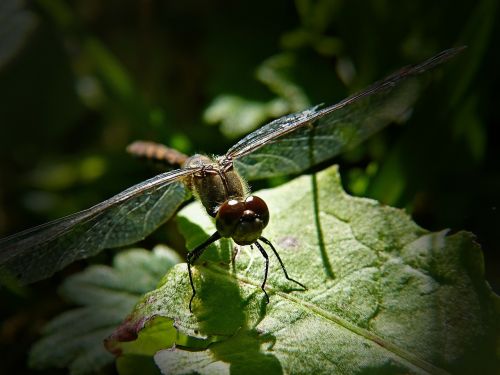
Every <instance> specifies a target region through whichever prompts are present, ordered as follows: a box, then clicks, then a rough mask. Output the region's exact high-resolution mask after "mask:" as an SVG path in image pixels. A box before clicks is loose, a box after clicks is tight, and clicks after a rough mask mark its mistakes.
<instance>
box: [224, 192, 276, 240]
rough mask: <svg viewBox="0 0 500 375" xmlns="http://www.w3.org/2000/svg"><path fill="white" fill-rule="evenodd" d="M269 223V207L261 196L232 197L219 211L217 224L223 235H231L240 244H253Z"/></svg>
mask: <svg viewBox="0 0 500 375" xmlns="http://www.w3.org/2000/svg"><path fill="white" fill-rule="evenodd" d="M268 223H269V209H268V208H267V205H266V203H265V202H264V201H263V200H262V199H261V198H259V197H256V196H252V195H251V196H249V197H247V198H246V199H244V200H243V199H230V200H228V201H226V202H224V203H223V204H222V205H221V206H220V207H219V210H218V211H217V216H216V217H215V225H216V227H217V231H218V232H219V234H220V235H221V236H222V237H231V238H232V239H233V240H234V242H236V243H237V244H238V245H250V244H253V243H254V242H255V241H256V240H257V239H258V238H259V237H260V236H261V234H262V231H263V230H264V228H265V227H266V226H267V224H268Z"/></svg>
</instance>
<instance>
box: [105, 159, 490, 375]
mask: <svg viewBox="0 0 500 375" xmlns="http://www.w3.org/2000/svg"><path fill="white" fill-rule="evenodd" d="M257 195H259V196H261V197H262V198H264V199H265V200H266V201H267V203H268V205H269V208H270V211H271V221H270V224H269V227H268V228H267V229H266V231H265V234H264V235H265V236H266V237H267V238H268V239H270V240H271V241H272V242H273V243H274V245H275V247H276V249H277V250H278V252H279V253H280V256H281V258H282V259H283V262H284V263H285V265H286V267H287V271H288V273H289V275H290V277H292V278H295V279H297V280H299V281H301V282H302V283H304V284H306V285H307V287H308V290H307V291H302V290H300V288H297V287H296V285H295V284H294V283H292V282H290V281H288V280H286V278H285V277H284V275H283V272H282V270H281V269H280V267H279V263H278V262H277V260H276V258H275V257H274V256H272V253H271V252H270V249H267V250H268V251H269V252H270V269H269V279H268V283H267V286H266V290H267V292H268V293H269V295H270V300H271V301H270V303H269V304H268V305H266V303H265V298H264V295H263V293H262V291H261V289H260V284H261V283H262V280H263V272H264V268H263V266H264V263H263V259H262V257H261V256H260V254H259V253H258V252H257V251H255V249H254V251H253V252H248V251H240V253H239V255H238V256H237V258H236V261H235V263H234V264H233V263H231V262H230V260H231V256H232V246H231V245H230V242H229V241H222V244H221V245H213V246H211V247H209V248H208V249H207V250H206V252H205V253H204V255H203V256H202V257H201V258H200V260H199V261H198V262H197V264H196V266H195V267H194V268H193V275H194V282H195V286H196V291H197V294H196V297H195V299H194V301H193V313H192V314H191V313H190V312H189V309H188V303H189V299H190V297H191V288H190V286H189V281H188V274H187V267H186V264H179V265H177V266H175V267H174V268H172V270H171V271H170V272H169V273H168V275H167V276H166V277H165V278H164V279H163V281H162V283H161V285H160V286H159V288H158V289H156V290H154V291H152V292H150V293H148V294H147V295H146V296H145V297H144V298H143V300H142V301H141V302H140V303H139V304H138V305H137V306H136V308H135V310H134V312H133V313H132V314H131V315H130V316H129V319H128V320H127V322H125V323H124V325H123V326H122V327H120V328H121V329H124V327H125V328H126V329H128V330H129V331H130V330H134V329H135V330H136V333H137V332H140V331H141V329H142V328H143V327H149V328H150V327H151V324H150V323H149V322H151V321H152V319H157V317H158V316H161V317H164V318H167V319H170V321H171V322H175V323H174V327H175V328H176V329H177V331H178V335H179V341H175V345H174V343H173V342H171V341H170V342H166V343H165V348H166V349H165V350H160V351H158V353H156V355H155V356H154V359H155V362H156V364H157V365H158V366H159V368H160V370H161V371H162V372H163V373H169V374H183V373H193V372H196V373H200V374H212V373H214V374H220V373H238V374H240V373H252V374H253V373H265V374H274V373H276V374H278V373H290V374H303V373H314V374H332V373H340V374H352V373H368V372H369V373H384V374H387V373H389V374H391V373H398V374H399V373H437V374H439V373H447V372H453V373H472V372H475V373H493V372H494V371H495V366H498V358H497V356H496V354H495V340H498V324H497V320H498V316H499V312H500V309H499V304H498V298H497V296H495V295H494V294H493V293H492V291H491V290H490V288H489V286H488V285H487V283H486V282H485V281H484V269H483V258H482V253H481V250H480V248H479V246H478V245H477V244H476V243H475V242H474V237H473V235H471V234H470V233H466V232H459V233H455V234H452V235H450V234H448V232H447V231H440V232H434V233H432V232H428V231H426V230H424V229H422V228H420V227H419V226H418V225H417V224H415V223H414V222H413V221H412V220H411V219H410V217H409V216H408V215H407V214H406V213H405V212H404V211H402V210H399V209H395V208H391V207H387V206H384V205H381V204H379V203H378V202H376V201H373V200H370V199H363V198H355V197H351V196H349V195H347V194H346V193H345V192H344V191H343V190H342V187H341V183H340V177H339V175H338V172H337V168H336V167H332V168H330V169H328V170H326V171H324V172H322V173H320V174H318V175H316V176H303V177H300V178H297V179H295V180H293V181H291V182H290V183H287V184H285V185H282V186H280V187H279V188H276V189H273V190H268V191H262V192H259V193H258V194H257ZM179 216H180V221H179V223H180V229H181V232H183V234H184V235H185V236H187V237H186V238H187V239H188V243H187V246H188V248H192V247H194V246H196V245H197V244H198V243H200V242H201V241H202V240H203V239H205V238H206V237H208V236H209V235H210V234H212V233H213V231H214V228H213V224H212V222H211V221H210V220H209V219H207V215H206V214H205V213H204V209H203V208H202V207H201V206H200V205H199V204H198V203H193V204H191V205H189V206H187V207H186V208H185V209H184V210H182V211H181V213H180V214H179ZM193 238H195V239H196V240H193ZM252 254H253V255H255V259H254V260H253V261H252ZM186 337H187V338H188V339H187V340H186ZM115 338H116V337H115ZM189 338H191V340H194V339H197V341H195V342H197V343H198V345H191V342H190V341H189ZM200 342H203V343H204V345H200V344H199V343H200Z"/></svg>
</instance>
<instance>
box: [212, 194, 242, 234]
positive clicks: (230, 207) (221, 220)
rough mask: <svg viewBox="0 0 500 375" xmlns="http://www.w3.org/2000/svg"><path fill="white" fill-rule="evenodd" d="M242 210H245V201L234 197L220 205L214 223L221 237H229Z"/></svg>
mask: <svg viewBox="0 0 500 375" xmlns="http://www.w3.org/2000/svg"><path fill="white" fill-rule="evenodd" d="M243 211H245V203H243V202H241V201H238V200H236V199H231V200H228V201H227V202H224V203H223V204H222V205H221V206H220V208H219V210H218V211H217V216H216V217H215V225H216V227H217V231H218V232H219V233H220V234H221V236H222V237H231V234H232V233H233V231H234V228H235V227H236V225H237V224H238V221H239V220H240V218H241V216H242V215H243Z"/></svg>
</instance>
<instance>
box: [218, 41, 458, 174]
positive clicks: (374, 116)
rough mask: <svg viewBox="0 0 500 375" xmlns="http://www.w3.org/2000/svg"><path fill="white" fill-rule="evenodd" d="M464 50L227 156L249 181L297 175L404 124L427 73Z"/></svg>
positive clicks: (284, 120)
mask: <svg viewBox="0 0 500 375" xmlns="http://www.w3.org/2000/svg"><path fill="white" fill-rule="evenodd" d="M464 48H465V47H459V48H453V49H448V50H445V51H443V52H441V53H439V54H437V55H436V56H434V57H432V58H430V59H428V60H426V61H424V62H422V63H420V64H416V65H411V66H407V67H404V68H402V69H401V70H399V71H397V72H395V73H393V74H391V75H390V76H388V77H387V78H385V79H384V80H381V81H378V82H376V83H374V84H373V85H371V86H370V87H368V88H367V89H365V90H363V91H361V92H359V93H357V94H354V95H352V96H350V97H348V98H347V99H344V100H342V101H341V102H339V103H337V104H335V105H332V106H329V107H326V108H323V109H320V108H319V106H316V107H313V108H310V109H306V110H305V111H302V112H299V113H295V114H291V115H288V116H284V117H281V118H279V119H277V120H275V121H272V122H271V123H269V124H267V125H264V126H263V127H261V128H260V129H258V130H256V131H255V132H253V133H251V134H249V135H248V136H246V137H245V138H243V139H242V140H240V141H239V142H238V143H236V144H235V145H234V146H233V147H231V148H230V149H229V151H228V152H227V154H226V155H225V158H226V159H231V160H233V161H234V165H235V167H236V169H237V170H238V172H239V173H240V174H241V175H242V176H243V177H245V178H246V179H248V180H255V179H259V178H265V177H273V176H280V175H285V174H297V173H300V172H302V171H304V170H306V169H307V168H309V167H311V166H313V165H316V164H318V163H320V162H322V161H325V160H328V159H330V158H332V157H334V156H335V155H337V154H339V153H340V152H342V151H343V150H345V149H348V148H351V147H354V146H356V145H357V144H358V143H360V142H362V141H363V140H365V139H366V138H368V137H369V136H370V135H372V134H373V133H375V132H377V131H378V130H380V129H382V128H383V127H384V126H386V125H387V124H389V123H391V122H398V121H401V120H403V119H404V118H405V117H406V116H407V114H408V112H409V110H410V109H411V107H412V106H413V104H414V103H415V101H416V99H417V97H418V94H419V92H420V90H421V86H422V83H423V81H425V79H424V78H425V77H426V75H425V74H423V73H425V72H427V71H429V70H430V69H432V68H434V67H436V66H438V65H440V64H442V63H444V62H445V61H447V60H449V59H451V58H452V57H454V56H455V55H456V54H457V53H459V52H460V51H462V50H463V49H464Z"/></svg>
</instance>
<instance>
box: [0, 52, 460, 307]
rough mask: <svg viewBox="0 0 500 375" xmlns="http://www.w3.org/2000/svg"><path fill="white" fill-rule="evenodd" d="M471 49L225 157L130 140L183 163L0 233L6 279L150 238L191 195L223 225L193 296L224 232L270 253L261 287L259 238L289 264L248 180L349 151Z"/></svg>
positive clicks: (134, 149)
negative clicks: (268, 231) (87, 204)
mask: <svg viewBox="0 0 500 375" xmlns="http://www.w3.org/2000/svg"><path fill="white" fill-rule="evenodd" d="M464 48H465V47H457V48H451V49H447V50H444V51H442V52H440V53H438V54H437V55H435V56H433V57H431V58H429V59H427V60H425V61H423V62H421V63H419V64H414V65H409V66H406V67H403V68H401V69H400V70H398V71H396V72H395V73H393V74H390V75H389V76H387V77H386V78H385V79H382V80H380V81H377V82H375V83H374V84H372V85H370V86H369V87H367V88H366V89H364V90H362V91H360V92H358V93H355V94H353V95H351V96H349V97H347V98H346V99H344V100H342V101H340V102H338V103H337V104H334V105H330V106H326V107H324V106H322V105H317V106H314V107H312V108H309V109H306V110H303V111H301V112H298V113H294V114H290V115H286V116H283V117H281V118H278V119H276V120H274V121H272V122H270V123H268V124H266V125H264V126H262V127H261V128H259V129H257V130H256V131H254V132H252V133H250V134H249V135H247V136H246V137H244V138H243V139H241V140H240V141H239V142H237V143H236V144H235V145H234V146H232V147H231V148H230V149H229V150H228V151H227V152H226V154H225V155H223V156H218V157H208V156H204V155H194V156H191V157H187V156H185V155H183V154H181V153H179V152H176V151H174V150H172V149H169V148H167V147H166V146H160V145H157V144H154V143H146V142H139V143H134V144H132V145H131V146H130V147H129V152H131V153H132V154H135V155H137V156H144V157H146V156H149V157H152V158H156V159H158V160H161V159H163V160H164V161H166V162H168V163H169V164H173V165H178V166H180V168H178V169H175V170H171V171H168V172H165V173H162V174H159V175H157V176H155V177H153V178H151V179H148V180H146V181H143V182H141V183H139V184H137V185H135V186H132V187H130V188H128V189H126V190H125V191H123V192H121V193H119V194H117V195H115V196H113V197H112V198H110V199H108V200H105V201H103V202H101V203H99V204H97V205H95V206H93V207H91V208H89V209H86V210H84V211H81V212H78V213H75V214H72V215H69V216H66V217H64V218H61V219H58V220H55V221H52V222H49V223H46V224H43V225H40V226H37V227H34V228H31V229H28V230H25V231H23V232H20V233H17V234H14V235H11V236H9V237H6V238H4V239H2V240H0V280H6V279H12V278H13V279H15V280H17V281H18V282H20V283H23V284H25V283H32V282H35V281H38V280H41V279H44V278H47V277H50V276H51V275H53V274H54V273H55V272H57V271H59V270H61V269H63V268H64V267H65V266H67V265H68V264H70V263H72V262H74V261H76V260H78V259H83V258H87V257H90V256H93V255H95V254H97V253H99V252H100V251H102V250H104V249H107V248H116V247H123V246H127V245H130V244H133V243H135V242H138V241H140V240H142V239H144V238H145V237H146V236H147V235H149V234H150V233H152V232H153V231H154V230H155V229H157V228H158V227H159V226H160V225H161V224H163V223H164V222H165V221H167V220H168V219H169V218H171V217H172V216H174V214H175V213H176V211H177V210H178V209H179V207H180V206H181V205H182V204H183V202H185V201H186V200H187V199H189V198H190V197H191V196H192V194H194V195H195V196H196V197H197V198H198V199H199V200H200V201H201V203H202V204H203V205H204V207H205V209H206V211H207V213H208V214H209V215H210V216H212V217H213V218H214V219H215V226H216V232H215V233H214V234H213V235H212V236H210V237H209V238H208V239H207V240H205V241H204V242H203V243H201V244H200V245H199V246H197V247H196V248H195V249H193V250H192V251H190V252H189V253H188V255H187V265H188V273H189V281H190V285H191V289H192V295H191V299H190V302H189V308H190V310H191V311H192V302H193V299H194V297H195V295H196V290H195V287H194V284H193V274H192V267H193V265H194V263H195V262H196V260H197V259H198V258H199V257H200V256H201V255H202V254H203V252H204V250H205V249H206V248H207V247H208V246H209V245H210V244H212V243H214V242H216V241H218V240H219V239H221V238H231V239H232V240H233V241H234V242H235V243H236V244H238V245H242V246H245V245H250V246H253V245H255V246H256V247H257V248H258V249H259V251H260V253H261V254H262V256H263V257H264V259H265V270H264V278H263V282H262V285H261V289H262V291H263V292H264V294H265V297H266V302H269V296H268V295H267V293H266V290H265V285H266V280H267V274H268V267H269V257H268V254H267V252H266V251H265V249H264V247H263V246H262V244H261V243H263V244H265V245H267V246H269V247H270V248H271V250H272V251H273V253H274V254H275V256H276V257H277V259H278V261H279V263H280V265H281V268H282V270H283V272H284V274H285V277H286V278H287V279H288V280H290V281H292V282H294V283H296V284H298V285H299V286H300V287H302V288H304V289H305V288H306V287H305V285H303V284H302V283H300V282H299V281H297V280H294V279H292V278H291V277H289V275H288V273H287V271H286V268H285V265H284V263H283V261H282V259H281V258H280V256H279V254H278V252H277V250H276V249H275V247H274V246H273V245H272V243H271V241H269V240H268V239H267V238H265V237H263V236H262V232H263V230H264V229H265V227H266V226H267V224H268V223H269V218H270V214H269V210H268V207H267V205H266V203H265V202H264V201H263V200H262V199H261V198H259V197H257V196H254V195H251V193H250V190H249V188H248V186H247V184H246V181H251V180H256V179H263V178H269V177H276V176H283V175H298V174H300V173H303V172H305V171H307V170H308V169H311V168H312V167H314V166H316V165H318V164H320V163H324V162H327V161H329V160H330V159H332V158H333V157H335V156H337V155H338V154H339V153H341V152H343V151H345V150H347V149H351V148H353V147H355V146H356V145H358V144H359V143H360V142H362V141H364V140H365V139H367V138H368V137H370V136H371V135H372V134H374V133H375V132H377V131H379V130H381V129H382V128H383V127H385V126H386V125H388V124H390V123H392V122H401V121H402V120H404V119H405V118H406V117H408V113H409V112H410V111H411V109H412V108H413V106H414V104H415V102H416V100H417V98H418V96H419V93H420V92H421V90H422V88H423V86H424V84H425V83H426V81H428V78H429V77H428V76H429V74H428V72H430V71H431V70H433V69H434V68H436V67H437V66H439V65H441V64H443V63H444V62H446V61H448V60H450V59H451V58H453V57H454V56H456V55H457V54H458V53H459V52H461V51H462V50H463V49H464Z"/></svg>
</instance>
